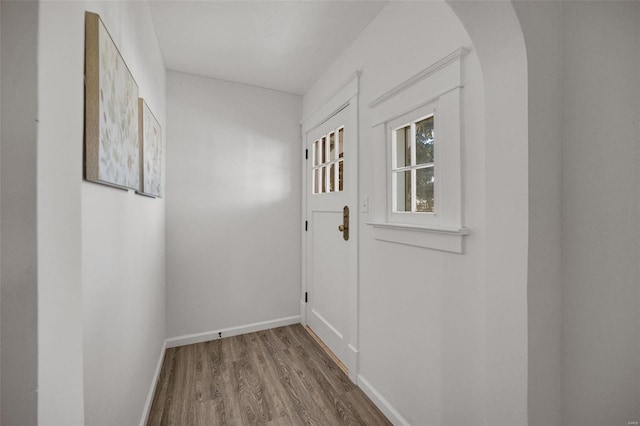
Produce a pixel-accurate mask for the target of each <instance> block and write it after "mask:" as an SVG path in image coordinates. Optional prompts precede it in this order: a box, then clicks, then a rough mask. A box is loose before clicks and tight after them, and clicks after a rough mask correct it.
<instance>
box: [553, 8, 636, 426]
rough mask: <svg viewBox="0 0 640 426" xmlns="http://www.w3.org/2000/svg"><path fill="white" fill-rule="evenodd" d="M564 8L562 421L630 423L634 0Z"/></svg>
mask: <svg viewBox="0 0 640 426" xmlns="http://www.w3.org/2000/svg"><path fill="white" fill-rule="evenodd" d="M563 7H564V19H563V29H564V39H563V43H564V68H563V90H562V96H563V106H562V121H563V131H564V139H563V146H562V231H563V232H562V260H563V288H562V310H563V316H562V318H563V323H562V325H563V327H562V338H563V364H562V367H563V424H566V425H603V424H627V422H629V421H638V420H640V389H639V383H640V336H639V330H640V329H639V327H638V325H639V323H640V318H639V311H640V307H639V303H638V292H639V290H640V288H639V286H640V269H639V268H640V265H639V263H638V259H639V257H640V223H639V220H638V219H639V218H640V210H639V202H640V199H639V198H640V197H639V192H638V179H639V177H640V176H639V169H640V168H639V166H638V159H639V158H640V157H639V152H638V149H639V148H638V138H639V136H640V129H639V126H638V117H639V116H640V91H639V85H638V76H639V75H640V68H639V67H640V51H639V49H638V40H639V36H640V33H639V32H640V3H637V2H604V1H603V2H566V3H564V5H563Z"/></svg>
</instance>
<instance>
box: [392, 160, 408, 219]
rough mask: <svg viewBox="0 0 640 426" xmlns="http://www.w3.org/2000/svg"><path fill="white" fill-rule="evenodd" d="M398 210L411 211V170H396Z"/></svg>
mask: <svg viewBox="0 0 640 426" xmlns="http://www.w3.org/2000/svg"><path fill="white" fill-rule="evenodd" d="M394 175H395V178H396V179H395V181H396V197H397V199H396V211H398V212H410V211H411V171H410V170H406V171H404V172H396V173H394Z"/></svg>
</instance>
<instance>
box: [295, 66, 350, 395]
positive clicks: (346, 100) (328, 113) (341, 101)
mask: <svg viewBox="0 0 640 426" xmlns="http://www.w3.org/2000/svg"><path fill="white" fill-rule="evenodd" d="M359 80H360V72H359V71H357V72H355V73H353V74H352V75H351V76H350V77H349V78H348V79H347V80H346V81H345V82H344V83H343V84H341V85H340V86H338V88H337V89H336V90H335V91H334V93H333V94H332V95H331V96H330V97H329V98H328V99H326V100H325V101H324V102H323V103H322V105H321V106H320V107H319V108H318V109H317V110H315V111H314V112H313V113H312V114H309V115H308V116H306V117H304V118H303V119H302V121H300V126H301V140H302V146H303V149H302V155H303V157H302V160H303V161H302V176H303V179H302V181H303V185H302V224H303V231H302V267H301V271H302V276H301V292H300V296H301V297H300V319H301V322H302V324H303V325H305V326H306V325H307V310H306V308H307V305H306V302H305V293H306V291H307V233H306V232H305V231H304V223H305V221H306V220H308V217H307V190H308V184H309V182H307V167H308V166H309V164H308V160H305V157H304V155H305V151H304V150H305V149H306V147H307V134H308V133H309V132H310V131H311V130H313V129H315V128H316V127H318V126H320V125H321V124H322V123H324V122H325V121H327V120H328V119H329V118H331V117H333V116H334V115H335V114H337V113H338V112H340V111H342V110H343V109H344V108H346V107H349V112H348V115H347V121H346V122H345V126H348V128H349V129H350V130H349V131H350V134H351V137H353V138H355V143H354V146H355V147H356V152H355V155H353V156H352V157H351V159H350V161H351V162H352V164H351V165H350V166H349V167H350V168H352V170H353V173H352V176H353V177H355V179H350V180H349V181H348V182H346V185H347V187H348V189H349V199H350V200H349V204H350V206H349V208H350V210H351V214H350V217H349V233H350V238H351V239H352V240H353V244H351V246H350V249H349V265H350V268H349V277H348V283H349V284H348V285H349V290H348V294H349V296H348V298H349V300H348V301H347V306H348V310H349V312H348V324H349V325H348V330H347V331H348V336H347V342H348V349H349V350H348V355H347V357H348V359H346V360H344V362H345V364H346V366H347V368H348V369H349V378H350V379H351V381H352V382H354V383H357V380H358V373H359V368H360V367H359V361H360V352H359V345H360V343H359V335H358V334H359V333H358V331H359V324H358V318H359V314H358V291H359V279H358V276H359V265H358V248H359V244H360V240H359V236H358V234H359V220H358V219H359V209H358V207H359V204H358V199H359V194H358V189H359V185H358V161H359V150H360V140H359V137H358V94H359V86H360V85H359Z"/></svg>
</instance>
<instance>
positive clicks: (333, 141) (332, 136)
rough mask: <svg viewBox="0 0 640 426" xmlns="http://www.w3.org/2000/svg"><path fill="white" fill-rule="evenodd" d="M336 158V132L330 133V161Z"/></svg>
mask: <svg viewBox="0 0 640 426" xmlns="http://www.w3.org/2000/svg"><path fill="white" fill-rule="evenodd" d="M335 159H336V134H335V133H331V134H330V135H329V161H333V160H335Z"/></svg>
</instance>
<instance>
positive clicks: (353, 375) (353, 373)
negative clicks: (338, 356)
mask: <svg viewBox="0 0 640 426" xmlns="http://www.w3.org/2000/svg"><path fill="white" fill-rule="evenodd" d="M348 349H349V350H348V351H347V356H348V359H347V369H348V370H349V379H351V381H352V382H353V383H355V384H358V372H359V371H360V351H359V350H358V349H356V348H354V347H353V345H348Z"/></svg>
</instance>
